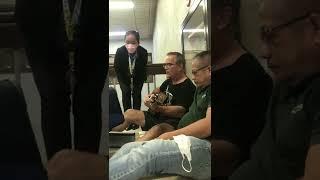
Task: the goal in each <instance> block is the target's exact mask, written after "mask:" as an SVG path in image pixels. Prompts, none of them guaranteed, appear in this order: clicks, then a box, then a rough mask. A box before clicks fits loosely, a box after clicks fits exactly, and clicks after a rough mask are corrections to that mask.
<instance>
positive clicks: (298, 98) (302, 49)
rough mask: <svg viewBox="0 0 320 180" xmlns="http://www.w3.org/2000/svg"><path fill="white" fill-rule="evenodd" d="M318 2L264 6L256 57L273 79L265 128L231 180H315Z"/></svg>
mask: <svg viewBox="0 0 320 180" xmlns="http://www.w3.org/2000/svg"><path fill="white" fill-rule="evenodd" d="M319 10H320V1H318V0H304V1H298V0H264V1H263V2H262V4H261V8H260V18H261V40H262V55H263V57H264V58H265V59H266V61H267V63H268V66H269V68H270V70H271V71H272V72H273V77H274V79H275V82H276V83H275V88H274V92H273V96H272V98H271V101H270V104H269V111H268V114H267V123H266V125H265V127H264V129H263V131H262V134H261V135H260V137H259V139H258V141H257V143H256V144H255V145H254V146H253V148H252V154H251V159H250V160H249V161H247V162H246V163H244V164H243V165H242V166H241V167H240V168H239V169H238V170H237V171H236V172H235V173H234V174H233V175H232V177H231V180H257V179H259V180H271V179H272V180H277V179H281V180H291V179H292V180H318V179H320V171H319V167H320V76H319V75H320V61H319V58H320V28H319V27H320V14H319Z"/></svg>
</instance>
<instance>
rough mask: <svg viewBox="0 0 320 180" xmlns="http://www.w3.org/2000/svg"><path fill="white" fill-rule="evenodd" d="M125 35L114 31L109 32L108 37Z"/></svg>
mask: <svg viewBox="0 0 320 180" xmlns="http://www.w3.org/2000/svg"><path fill="white" fill-rule="evenodd" d="M125 34H126V32H125V31H114V32H109V36H124V35H125Z"/></svg>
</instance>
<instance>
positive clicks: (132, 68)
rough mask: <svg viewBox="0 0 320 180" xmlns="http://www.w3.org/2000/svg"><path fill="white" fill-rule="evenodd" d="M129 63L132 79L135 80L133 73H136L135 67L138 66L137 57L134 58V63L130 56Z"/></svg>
mask: <svg viewBox="0 0 320 180" xmlns="http://www.w3.org/2000/svg"><path fill="white" fill-rule="evenodd" d="M128 62H129V72H130V75H131V78H133V71H134V67H135V66H136V56H134V57H133V62H132V63H131V59H130V56H129V59H128Z"/></svg>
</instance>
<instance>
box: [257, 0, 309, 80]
mask: <svg viewBox="0 0 320 180" xmlns="http://www.w3.org/2000/svg"><path fill="white" fill-rule="evenodd" d="M285 1H286V0H285ZM280 2H281V3H283V2H284V1H279V0H264V1H263V3H262V5H261V7H260V20H261V26H260V37H261V40H262V57H263V58H264V59H266V61H267V64H268V67H269V68H270V70H271V71H272V72H273V75H274V78H275V79H276V80H280V81H282V80H293V81H294V80H295V79H299V78H301V76H303V75H304V74H305V73H306V71H307V70H306V69H308V68H309V66H310V62H308V61H310V60H309V59H310V56H309V53H310V46H311V44H312V38H311V37H310V34H308V33H309V32H310V31H309V30H310V26H312V25H311V23H310V20H309V16H308V14H306V13H305V12H302V11H301V12H296V13H288V11H290V8H285V7H286V5H285V3H283V4H279V3H280ZM286 2H290V1H286ZM288 5H289V4H288Z"/></svg>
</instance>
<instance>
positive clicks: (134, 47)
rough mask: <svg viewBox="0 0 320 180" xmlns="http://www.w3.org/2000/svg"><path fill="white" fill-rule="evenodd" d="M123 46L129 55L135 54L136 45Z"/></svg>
mask: <svg viewBox="0 0 320 180" xmlns="http://www.w3.org/2000/svg"><path fill="white" fill-rule="evenodd" d="M125 46H126V48H127V50H128V52H129V53H130V54H132V53H135V52H136V50H137V48H138V45H136V44H126V45H125Z"/></svg>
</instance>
